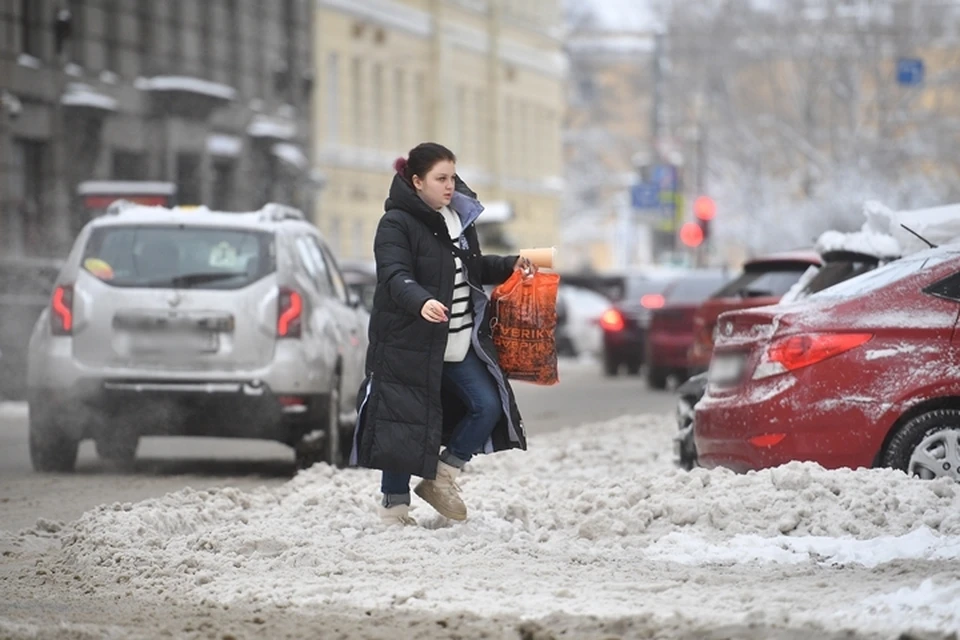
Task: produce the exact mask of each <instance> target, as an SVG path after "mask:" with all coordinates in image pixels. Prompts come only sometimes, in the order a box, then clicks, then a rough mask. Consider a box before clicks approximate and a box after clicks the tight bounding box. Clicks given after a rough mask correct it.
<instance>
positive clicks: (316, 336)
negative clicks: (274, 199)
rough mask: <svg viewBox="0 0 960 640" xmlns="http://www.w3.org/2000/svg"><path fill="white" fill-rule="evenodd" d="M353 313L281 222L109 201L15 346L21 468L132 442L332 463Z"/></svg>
mask: <svg viewBox="0 0 960 640" xmlns="http://www.w3.org/2000/svg"><path fill="white" fill-rule="evenodd" d="M368 321H369V314H368V313H367V311H366V310H365V309H363V308H362V306H361V305H360V303H359V299H358V298H357V297H356V296H354V295H352V294H351V293H350V291H349V290H348V288H347V286H346V284H345V283H344V280H343V277H342V275H341V273H340V270H339V268H338V266H337V263H336V261H335V260H334V257H333V255H332V254H331V252H330V250H329V249H328V247H327V246H326V244H325V243H324V241H323V238H322V237H321V236H320V234H319V232H318V231H317V229H316V228H315V227H314V226H313V225H311V224H309V223H308V222H307V221H306V220H305V219H304V216H303V215H302V214H301V213H300V212H299V211H297V210H295V209H291V208H288V207H283V206H280V205H267V206H266V207H264V208H263V209H262V210H260V211H256V212H251V213H225V212H212V211H209V210H207V209H206V208H197V209H186V208H184V209H180V208H173V209H166V208H163V207H143V206H136V205H130V204H129V203H121V204H115V205H114V206H113V207H112V208H111V210H110V212H108V214H107V215H104V216H101V217H98V218H95V219H94V220H92V221H91V222H89V223H88V224H87V225H86V226H85V227H84V228H83V230H82V231H81V232H80V234H79V236H78V237H77V239H76V241H75V243H74V246H73V249H72V250H71V252H70V256H69V258H68V259H67V261H66V263H65V265H64V267H63V268H62V270H61V271H60V274H59V276H58V278H57V281H56V284H55V288H54V292H53V295H52V298H51V302H50V305H49V306H48V308H47V309H45V310H44V311H43V313H42V314H41V315H40V318H39V320H38V321H37V323H36V325H35V326H34V329H33V333H32V336H31V338H30V345H29V356H28V367H27V384H28V401H29V415H30V455H31V459H32V461H33V466H34V468H35V469H36V470H38V471H70V470H72V469H73V468H74V465H75V463H76V458H77V446H78V443H79V442H80V441H81V440H82V439H84V438H92V439H93V440H94V441H95V443H96V449H97V452H98V454H99V455H100V456H101V457H102V458H106V459H109V460H112V461H116V462H121V463H129V462H131V461H132V460H133V459H134V457H135V455H136V449H137V445H138V441H139V438H140V437H141V436H156V435H177V436H183V435H187V436H191V435H195V436H216V437H242V438H260V439H267V440H275V441H278V442H282V443H285V444H287V445H289V446H291V447H294V448H295V450H296V453H297V460H298V462H299V463H300V465H301V466H307V465H309V464H311V463H312V462H314V461H316V460H325V461H327V462H329V463H331V464H340V463H342V462H343V460H344V452H345V451H346V450H348V446H349V442H348V441H349V439H350V438H349V434H350V433H351V427H352V422H353V418H354V416H355V415H356V413H355V404H356V395H357V391H358V389H359V386H360V382H361V380H362V378H363V373H364V372H363V368H364V358H365V351H366V347H367V324H368Z"/></svg>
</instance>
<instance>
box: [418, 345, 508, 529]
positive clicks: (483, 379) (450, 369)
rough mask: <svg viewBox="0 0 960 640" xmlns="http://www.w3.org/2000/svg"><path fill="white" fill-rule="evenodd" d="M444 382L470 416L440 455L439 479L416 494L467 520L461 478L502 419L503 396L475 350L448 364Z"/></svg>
mask: <svg viewBox="0 0 960 640" xmlns="http://www.w3.org/2000/svg"><path fill="white" fill-rule="evenodd" d="M443 382H444V388H445V389H448V390H450V391H453V392H454V393H456V394H457V396H459V397H460V399H461V400H462V401H463V402H464V404H465V405H466V406H467V414H466V415H465V416H464V417H463V419H462V420H461V421H460V423H459V424H458V425H457V427H456V429H454V432H453V435H452V437H451V439H450V443H449V444H448V445H447V448H446V449H444V450H443V451H442V452H441V454H440V460H439V462H438V463H437V477H436V479H434V480H423V481H421V482H420V483H419V484H418V485H417V486H416V488H415V489H414V491H415V492H416V494H417V495H418V496H420V497H421V498H423V499H424V500H425V501H426V502H427V503H429V504H430V506H432V507H433V508H434V509H436V510H437V512H438V513H440V515H443V516H445V517H447V518H450V519H451V520H466V519H467V506H466V505H465V504H464V503H463V500H462V499H461V498H460V487H459V485H457V477H458V476H459V474H460V470H461V469H462V468H463V466H464V465H465V464H466V463H467V462H468V461H469V460H470V459H471V458H472V457H473V454H475V453H477V452H478V451H480V450H481V449H482V448H483V445H484V443H486V441H487V439H488V438H489V437H490V433H491V432H492V431H493V429H494V427H495V426H496V425H497V422H498V421H499V420H500V416H501V414H502V408H501V405H500V393H499V392H498V390H497V385H496V383H495V382H494V381H493V378H492V377H491V376H490V373H489V372H488V371H487V367H486V365H484V364H483V362H482V361H481V360H480V358H478V357H477V356H476V354H474V353H473V351H470V352H469V353H468V354H467V358H466V359H465V360H464V361H463V362H455V363H451V362H447V363H445V364H444V367H443Z"/></svg>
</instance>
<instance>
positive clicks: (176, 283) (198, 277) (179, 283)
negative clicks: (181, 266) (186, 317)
mask: <svg viewBox="0 0 960 640" xmlns="http://www.w3.org/2000/svg"><path fill="white" fill-rule="evenodd" d="M245 275H247V274H246V272H245V271H207V272H198V273H185V274H183V275H179V276H174V277H172V278H170V279H169V280H153V281H151V282H148V283H147V284H146V286H148V287H189V286H190V285H194V284H204V283H207V282H217V281H218V280H229V279H230V278H236V277H237V276H245Z"/></svg>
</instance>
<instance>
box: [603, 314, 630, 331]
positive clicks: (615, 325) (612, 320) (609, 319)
mask: <svg viewBox="0 0 960 640" xmlns="http://www.w3.org/2000/svg"><path fill="white" fill-rule="evenodd" d="M600 326H601V327H602V328H603V330H604V331H623V327H624V322H623V314H622V313H620V312H619V311H617V310H616V309H607V310H606V311H604V312H603V315H602V316H600Z"/></svg>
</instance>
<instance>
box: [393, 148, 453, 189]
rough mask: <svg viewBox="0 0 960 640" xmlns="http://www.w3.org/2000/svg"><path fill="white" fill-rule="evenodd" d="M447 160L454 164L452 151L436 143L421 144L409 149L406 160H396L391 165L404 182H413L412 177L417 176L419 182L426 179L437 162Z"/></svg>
mask: <svg viewBox="0 0 960 640" xmlns="http://www.w3.org/2000/svg"><path fill="white" fill-rule="evenodd" d="M444 160H449V161H450V162H456V161H457V156H455V155H453V151H450V149H447V148H446V147H445V146H443V145H442V144H437V143H436V142H422V143H420V144H418V145H417V146H415V147H414V148H413V149H410V153H409V154H408V155H407V157H406V158H397V160H396V161H395V162H394V163H393V168H394V169H396V170H397V173H399V174H400V175H401V176H402V177H403V179H404V180H406V181H407V182H410V183H412V182H413V176H419V177H420V179H421V180H423V179H424V178H426V177H427V174H428V173H430V169H433V167H434V165H435V164H437V163H438V162H443V161H444Z"/></svg>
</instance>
